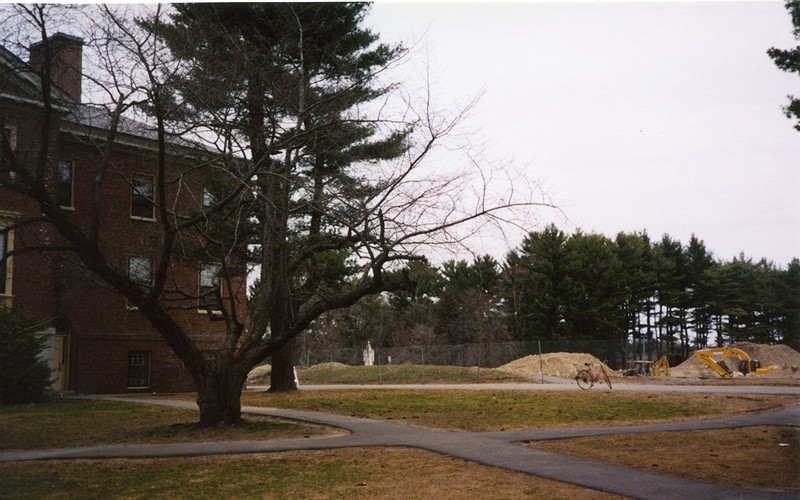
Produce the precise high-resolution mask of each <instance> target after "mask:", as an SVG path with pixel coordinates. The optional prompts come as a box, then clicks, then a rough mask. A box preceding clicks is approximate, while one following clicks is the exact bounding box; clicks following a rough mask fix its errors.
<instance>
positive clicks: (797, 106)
mask: <svg viewBox="0 0 800 500" xmlns="http://www.w3.org/2000/svg"><path fill="white" fill-rule="evenodd" d="M786 9H787V10H788V11H789V15H790V16H791V18H792V24H793V25H794V30H793V34H794V37H795V39H797V40H800V0H786ZM767 54H769V56H770V57H771V58H772V60H773V61H774V62H775V65H776V66H778V67H779V68H780V69H782V70H783V71H786V72H789V73H797V74H798V76H800V46H797V47H794V48H792V49H787V50H783V49H777V48H775V47H772V48H771V49H769V50H768V51H767ZM783 111H784V113H785V114H786V117H787V118H792V117H794V118H797V119H798V121H797V124H795V126H794V128H796V129H797V130H800V98H798V97H795V96H789V104H788V105H787V106H786V107H784V108H783Z"/></svg>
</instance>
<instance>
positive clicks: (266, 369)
mask: <svg viewBox="0 0 800 500" xmlns="http://www.w3.org/2000/svg"><path fill="white" fill-rule="evenodd" d="M270 373H272V366H271V365H260V366H256V367H255V368H253V369H252V370H250V373H248V374H247V385H269V383H270V380H269V375H270Z"/></svg>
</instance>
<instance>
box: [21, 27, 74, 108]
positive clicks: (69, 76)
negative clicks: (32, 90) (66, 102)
mask: <svg viewBox="0 0 800 500" xmlns="http://www.w3.org/2000/svg"><path fill="white" fill-rule="evenodd" d="M48 51H50V54H51V56H50V57H51V66H50V79H51V81H52V83H53V84H54V85H55V86H56V87H58V88H59V89H61V90H62V91H64V93H65V94H67V95H68V96H70V97H71V98H73V99H75V100H76V101H77V102H81V75H82V69H83V40H82V39H80V38H77V37H74V36H70V35H65V34H64V33H56V34H55V35H53V36H51V37H50V38H48V39H47V40H42V41H41V42H36V43H34V44H33V45H31V46H30V49H29V53H30V65H31V67H32V68H33V69H34V70H35V71H36V72H37V73H39V74H40V75H44V72H43V71H42V69H43V68H44V65H45V64H46V63H47V54H48Z"/></svg>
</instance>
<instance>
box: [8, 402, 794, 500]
mask: <svg viewBox="0 0 800 500" xmlns="http://www.w3.org/2000/svg"><path fill="white" fill-rule="evenodd" d="M101 399H107V400H115V401H124V402H129V403H139V404H151V405H161V406H171V407H176V408H188V409H196V408H197V406H196V405H195V404H194V403H190V402H187V401H177V400H163V399H145V398H130V397H102V398H101ZM242 412H243V413H246V414H254V415H266V416H273V417H279V418H286V419H292V420H299V421H303V422H309V423H313V424H318V425H325V426H330V427H336V428H340V429H344V430H346V431H348V432H349V434H346V435H340V436H335V437H320V438H311V439H291V440H270V441H222V442H210V443H209V442H201V443H171V444H132V445H103V446H87V447H80V448H63V449H49V450H21V451H7V452H0V462H8V461H23V460H53V459H105V458H153V457H192V456H201V455H222V454H226V455H228V454H231V455H233V454H244V453H262V452H275V451H290V450H321V449H334V448H357V447H367V446H387V447H388V446H404V447H410V448H419V449H424V450H428V451H432V452H435V453H440V454H443V455H449V456H452V457H456V458H460V459H463V460H469V461H472V462H476V463H479V464H482V465H488V466H492V467H499V468H502V469H506V470H510V471H516V472H523V473H526V474H531V475H534V476H538V477H543V478H548V479H553V480H556V481H562V482H565V483H571V484H575V485H578V486H583V487H585V488H590V489H594V490H598V491H603V492H607V493H614V494H618V495H623V496H626V497H631V498H643V499H689V498H702V499H760V498H764V499H772V498H775V499H784V498H785V499H796V498H798V497H797V495H796V494H794V493H791V492H785V491H767V490H754V489H745V488H738V487H733V486H726V485H721V484H713V483H707V482H702V481H695V480H691V479H682V478H678V477H674V476H666V475H661V474H655V473H653V472H647V471H643V470H639V469H634V468H630V467H625V466H620V465H613V464H608V463H604V462H599V461H596V460H590V459H586V458H581V457H573V456H567V455H562V454H558V453H552V452H546V451H542V450H537V449H534V448H530V447H527V446H522V445H521V444H520V443H521V442H527V441H541V440H550V439H564V438H573V437H583V436H600V435H612V434H631V433H647V432H663V431H689V430H710V429H730V428H740V427H750V426H765V425H766V426H793V427H800V405H797V406H793V407H789V408H786V409H782V410H778V411H772V412H766V413H758V414H753V415H743V416H735V417H726V418H718V419H711V420H691V421H682V422H670V423H660V424H646V425H630V426H617V427H599V428H584V429H574V428H570V429H530V430H515V431H505V432H463V431H447V430H434V429H426V428H422V427H415V426H411V425H406V424H402V423H397V422H386V421H380V420H373V419H368V418H356V417H348V416H343V415H331V414H325V413H317V412H309V411H295V410H285V409H275V408H259V407H243V408H242Z"/></svg>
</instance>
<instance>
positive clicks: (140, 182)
mask: <svg viewBox="0 0 800 500" xmlns="http://www.w3.org/2000/svg"><path fill="white" fill-rule="evenodd" d="M154 183H155V181H154V180H153V178H152V177H150V176H147V175H134V176H133V182H132V184H131V217H132V218H134V219H148V220H153V219H155V218H156V213H155V210H156V207H155V204H154V203H153V200H154V199H155V198H154V187H153V186H154Z"/></svg>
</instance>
